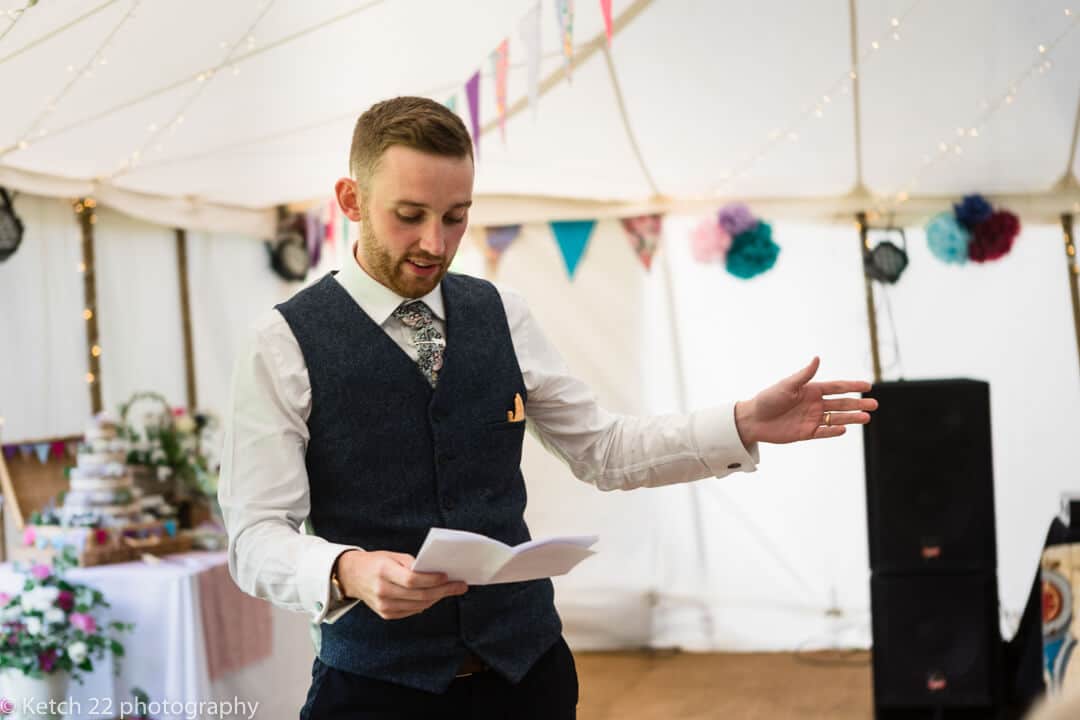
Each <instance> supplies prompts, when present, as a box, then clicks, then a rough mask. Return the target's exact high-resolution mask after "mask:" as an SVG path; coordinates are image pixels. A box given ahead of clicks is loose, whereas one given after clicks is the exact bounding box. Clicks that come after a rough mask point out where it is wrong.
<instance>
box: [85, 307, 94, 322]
mask: <svg viewBox="0 0 1080 720" xmlns="http://www.w3.org/2000/svg"><path fill="white" fill-rule="evenodd" d="M82 316H83V320H89V319H91V318H92V317H94V311H93V310H91V309H90V308H86V309H84V310H83V311H82Z"/></svg>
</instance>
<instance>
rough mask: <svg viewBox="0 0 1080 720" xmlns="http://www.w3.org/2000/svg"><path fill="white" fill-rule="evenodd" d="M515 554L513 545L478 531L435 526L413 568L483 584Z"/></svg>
mask: <svg viewBox="0 0 1080 720" xmlns="http://www.w3.org/2000/svg"><path fill="white" fill-rule="evenodd" d="M512 556H513V551H512V550H511V549H510V547H509V546H507V545H504V544H503V543H501V542H499V541H498V540H493V539H491V538H489V537H485V536H483V535H478V534H477V533H471V532H465V531H464V530H448V529H447V528H431V530H429V531H428V535H427V538H425V539H424V544H423V545H422V546H420V552H418V553H416V562H414V563H413V568H412V569H413V570H415V571H416V572H442V573H446V574H447V576H448V577H449V578H450V579H451V580H463V581H464V582H467V583H468V584H470V585H483V584H485V583H486V582H487V581H488V579H489V578H490V577H491V576H492V575H494V574H495V573H496V572H497V571H498V569H499V568H500V567H502V566H503V564H505V563H506V561H507V560H508V559H510V558H511V557H512Z"/></svg>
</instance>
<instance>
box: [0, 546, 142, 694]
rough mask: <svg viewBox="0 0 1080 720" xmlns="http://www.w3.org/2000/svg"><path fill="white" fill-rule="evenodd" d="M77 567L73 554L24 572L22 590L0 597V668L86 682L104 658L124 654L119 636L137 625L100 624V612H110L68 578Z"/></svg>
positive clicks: (97, 596) (89, 591) (95, 592)
mask: <svg viewBox="0 0 1080 720" xmlns="http://www.w3.org/2000/svg"><path fill="white" fill-rule="evenodd" d="M75 562H76V559H75V557H74V553H73V552H70V551H69V552H64V553H62V554H60V555H57V557H56V559H55V560H54V561H53V564H52V565H51V566H50V565H42V564H34V565H31V566H30V567H29V568H22V570H21V572H22V574H23V575H24V576H25V581H24V583H23V587H22V590H21V591H20V592H18V593H16V594H14V595H9V594H6V593H0V647H2V648H3V651H2V652H0V668H2V669H4V670H14V671H16V672H17V673H20V674H22V675H26V676H29V677H33V678H40V677H42V676H43V675H46V674H50V673H59V672H63V673H67V674H68V675H69V676H70V677H71V678H72V679H74V680H76V681H78V682H82V673H83V672H91V671H93V669H94V661H95V660H101V659H102V658H104V656H105V654H106V653H112V654H113V655H114V656H116V657H122V656H123V655H124V646H123V645H121V644H120V641H119V640H117V639H116V637H115V635H116V634H118V633H120V632H124V631H128V630H131V628H132V627H133V626H132V625H131V624H130V623H123V622H115V621H114V622H109V623H103V622H102V621H101V619H100V614H101V611H102V610H104V609H106V608H108V607H109V603H108V602H107V601H106V600H105V597H104V595H102V593H101V591H99V590H95V589H94V588H92V587H89V586H87V585H82V584H79V583H74V582H70V581H68V580H66V579H65V577H64V571H65V570H67V569H68V568H69V567H72V566H73V565H75ZM109 631H112V632H111V633H110V632H109Z"/></svg>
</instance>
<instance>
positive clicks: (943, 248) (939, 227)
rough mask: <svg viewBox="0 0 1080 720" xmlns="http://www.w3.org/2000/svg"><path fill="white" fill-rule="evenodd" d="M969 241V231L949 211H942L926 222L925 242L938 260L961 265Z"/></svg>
mask: <svg viewBox="0 0 1080 720" xmlns="http://www.w3.org/2000/svg"><path fill="white" fill-rule="evenodd" d="M970 243H971V233H969V232H968V230H967V228H965V227H964V226H963V225H961V224H960V223H959V221H957V219H956V216H955V215H954V214H953V213H951V212H943V213H941V214H940V215H937V216H935V217H934V219H933V220H931V221H930V222H928V223H927V224H926V244H927V245H929V246H930V252H932V253H933V254H934V257H936V258H937V259H938V260H941V261H943V262H947V263H956V264H957V265H963V264H964V263H966V262H967V259H968V245H969V244H970Z"/></svg>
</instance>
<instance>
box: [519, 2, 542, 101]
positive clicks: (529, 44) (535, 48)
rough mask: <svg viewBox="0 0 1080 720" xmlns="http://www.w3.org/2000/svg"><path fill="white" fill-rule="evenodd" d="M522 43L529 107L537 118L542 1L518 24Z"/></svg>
mask: <svg viewBox="0 0 1080 720" xmlns="http://www.w3.org/2000/svg"><path fill="white" fill-rule="evenodd" d="M518 31H519V32H520V34H521V44H522V45H524V46H525V55H526V66H527V67H528V83H529V85H528V86H529V108H530V109H531V110H532V113H533V118H534V119H535V118H536V107H537V100H539V98H540V3H539V2H537V3H536V4H534V5H533V6H532V7H531V8H530V9H529V12H527V13H525V17H523V18H522V19H521V24H520V25H519V26H518Z"/></svg>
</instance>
